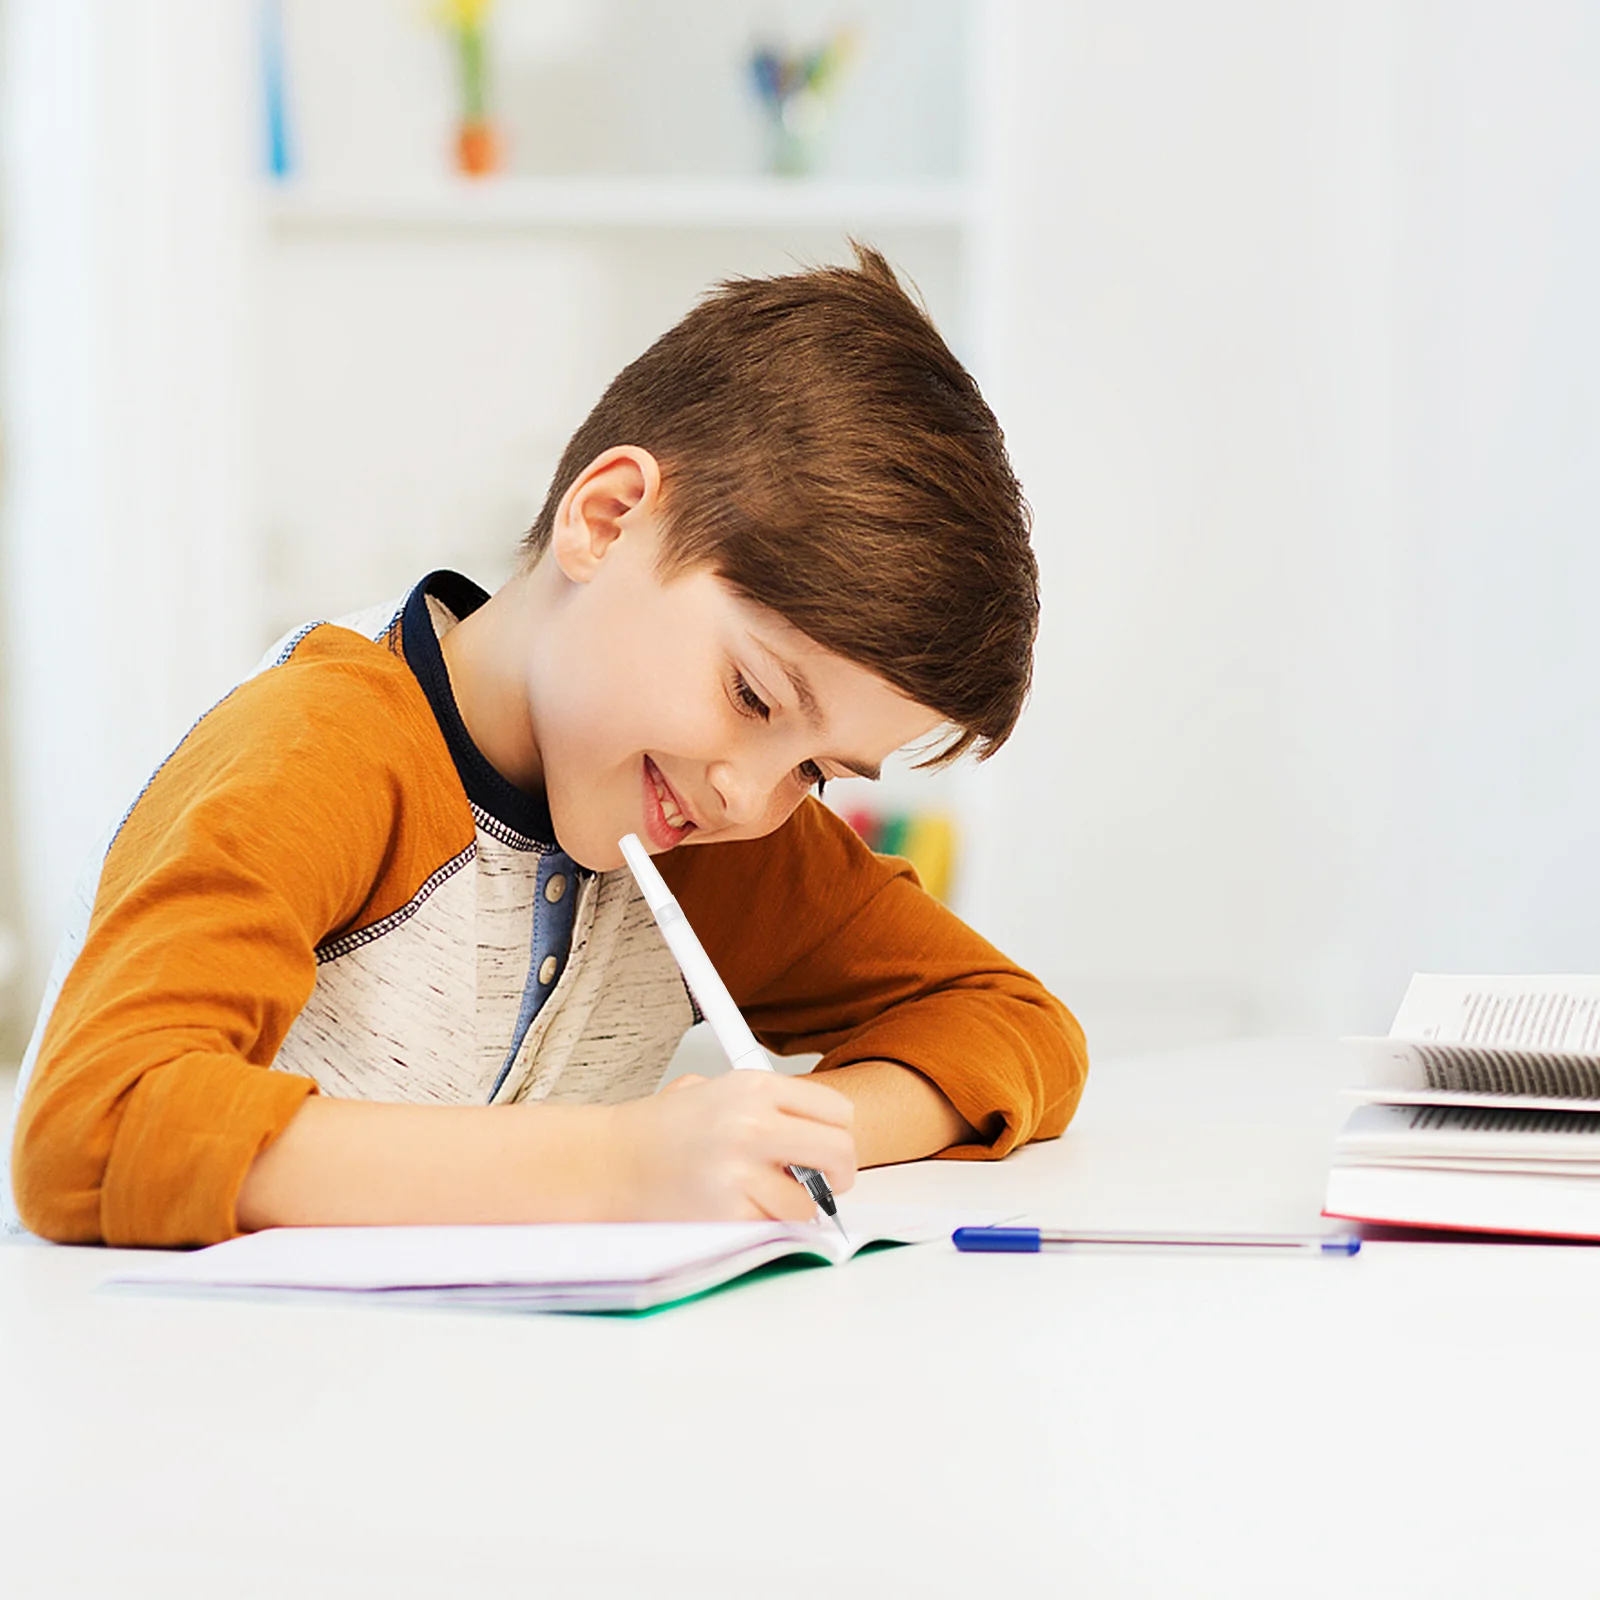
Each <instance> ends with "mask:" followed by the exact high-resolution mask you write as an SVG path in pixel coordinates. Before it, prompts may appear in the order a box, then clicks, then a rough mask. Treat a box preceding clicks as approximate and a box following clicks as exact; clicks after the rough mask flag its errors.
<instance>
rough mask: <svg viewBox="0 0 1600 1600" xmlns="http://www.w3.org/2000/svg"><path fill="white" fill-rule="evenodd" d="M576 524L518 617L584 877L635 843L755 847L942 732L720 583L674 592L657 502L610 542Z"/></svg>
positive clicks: (542, 738) (857, 669)
mask: <svg viewBox="0 0 1600 1600" xmlns="http://www.w3.org/2000/svg"><path fill="white" fill-rule="evenodd" d="M646 460H648V458H646ZM622 503H623V502H621V501H618V502H616V505H617V506H620V505H621V504H622ZM600 520H601V521H604V518H601V519H600ZM578 522H579V524H580V525H579V526H578V528H577V529H576V530H575V529H574V527H572V526H571V525H569V526H567V527H566V528H565V529H563V527H562V526H561V525H559V524H558V527H557V531H556V538H555V540H554V542H553V544H552V547H551V549H550V550H549V551H547V553H546V555H545V556H544V557H543V558H542V559H541V561H540V563H539V565H538V566H537V567H536V568H534V570H533V571H532V572H531V573H530V574H528V575H527V579H526V583H527V586H528V594H527V596H526V597H525V599H524V602H523V609H524V611H525V613H526V614H527V616H528V618H529V623H528V634H527V645H528V655H527V657H526V659H527V660H528V662H529V672H528V677H527V679H526V687H527V701H528V711H529V714H530V722H531V728H532V733H533V738H534V740H535V742H536V744H537V765H538V767H539V769H540V772H539V776H540V778H541V779H542V782H543V787H544V790H545V794H546V797H547V799H548V801H549V805H550V812H551V818H552V821H553V823H554V825H555V832H556V837H557V838H558V839H559V840H560V841H561V845H562V847H563V848H564V849H565V850H566V851H567V852H568V853H569V854H570V855H571V856H572V857H573V858H574V859H575V860H576V861H578V862H580V863H581V864H582V865H584V866H587V867H591V868H594V869H596V870H601V871H604V870H608V869H610V868H613V867H617V866H620V865H621V863H622V853H621V851H620V850H619V849H618V847H617V841H618V840H619V839H620V838H621V837H622V835H623V834H625V833H636V834H638V835H639V837H640V839H641V840H643V841H644V843H645V846H646V848H647V849H649V850H650V851H651V852H652V853H653V854H659V853H660V852H662V851H665V850H670V849H674V848H676V847H677V846H679V845H684V844H712V843H716V842H718V841H721V840H729V839H754V838H759V837H760V836H761V835H763V834H767V833H771V832H772V831H773V829H775V828H777V827H779V826H780V825H781V824H782V823H783V822H784V821H785V820H786V819H787V818H788V816H789V815H790V813H791V812H793V811H794V809H795V807H796V806H798V805H799V804H800V802H801V801H802V800H803V799H804V798H805V796H806V795H807V794H810V793H813V792H815V790H816V787H817V780H818V779H819V778H825V779H833V778H844V777H849V776H851V775H853V774H862V775H867V776H871V775H874V774H875V773H876V769H877V768H878V767H879V766H881V765H882V763H883V762H884V760H885V759H886V758H887V757H888V756H889V755H891V754H892V753H893V752H894V751H896V750H898V749H900V748H901V747H902V746H903V745H907V744H910V743H912V742H913V741H915V740H918V739H921V738H924V737H925V736H927V735H928V734H930V733H932V732H933V731H934V730H935V729H936V728H938V727H939V726H940V725H941V723H942V719H941V718H940V717H939V716H938V714H937V713H935V712H933V711H930V710H929V709H928V708H927V707H925V706H920V705H917V704H915V703H914V702H912V701H910V700H907V699H905V698H904V697H903V696H902V695H900V694H899V693H898V692H897V691H896V690H894V689H892V688H891V687H890V686H889V685H888V684H887V683H885V682H884V681H883V680H882V679H881V678H879V677H877V676H876V675H875V674H873V673H871V672H869V671H867V670H866V669H865V668H864V667H861V666H858V665H856V664H854V663H853V662H849V661H846V660H844V659H843V658H841V657H839V656H836V655H833V654H831V653H830V652H829V651H826V650H824V649H823V648H822V647H821V646H820V645H818V644H816V643H814V642H813V641H812V640H811V639H810V638H808V637H807V636H806V635H805V634H802V633H800V632H799V631H798V630H797V629H795V628H793V627H791V626H790V625H789V624H788V623H786V622H785V621H784V620H783V619H782V618H781V617H779V616H778V615H777V614H776V613H774V612H772V611H769V610H767V609H766V608H764V607H762V606H758V605H755V604H753V603H751V602H750V601H748V600H745V599H743V598H741V597H740V596H738V595H737V594H735V593H734V592H733V591H732V590H731V589H729V588H728V586H727V585H726V584H724V583H723V582H722V581H721V580H720V579H719V578H717V577H716V576H715V575H713V574H712V573H711V572H709V571H706V570H704V569H695V570H689V571H684V572H679V573H677V574H675V575H673V576H672V577H670V578H668V579H667V580H665V581H663V580H662V578H661V577H660V576H659V575H658V573H657V569H656V558H657V554H658V551H659V549H660V544H659V532H658V530H659V516H658V515H657V513H656V510H655V501H654V500H653V499H647V500H646V502H645V503H643V504H640V503H635V504H633V505H632V506H631V507H630V508H629V509H628V510H627V511H626V512H624V513H623V514H621V515H619V516H617V517H616V518H615V521H614V526H612V527H611V528H609V529H602V530H601V532H600V535H599V536H598V537H596V536H595V530H594V526H593V519H589V520H587V521H586V520H585V519H584V518H582V517H580V518H579V519H578Z"/></svg>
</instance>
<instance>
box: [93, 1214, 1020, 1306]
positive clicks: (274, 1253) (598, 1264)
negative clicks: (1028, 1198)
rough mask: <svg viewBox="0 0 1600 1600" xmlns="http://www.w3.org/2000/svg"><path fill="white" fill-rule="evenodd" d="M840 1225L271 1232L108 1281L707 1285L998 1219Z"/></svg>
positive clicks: (314, 1285)
mask: <svg viewBox="0 0 1600 1600" xmlns="http://www.w3.org/2000/svg"><path fill="white" fill-rule="evenodd" d="M839 1215H840V1219H841V1220H842V1221H843V1223H844V1226H845V1231H846V1233H847V1235H848V1243H847V1242H846V1240H845V1239H842V1238H841V1237H840V1236H839V1232H838V1230H837V1229H836V1228H835V1227H834V1225H833V1224H832V1223H831V1222H828V1223H826V1224H822V1223H774V1222H687V1223H667V1222H621V1223H565V1224H563V1223H547V1224H543V1225H539V1226H529V1227H514V1226H512V1227H504V1226H502V1227H406V1228H268V1229H264V1230H263V1231H262V1232H260V1233H254V1234H247V1235H245V1236H244V1237H243V1238H239V1239H230V1240H228V1241H227V1242H226V1243H224V1244H218V1245H212V1246H211V1247H210V1248H209V1249H205V1250H196V1251H192V1252H190V1253H187V1254H181V1253H178V1252H172V1251H159V1252H158V1251H152V1252H150V1258H149V1260H147V1261H141V1262H139V1263H138V1264H137V1265H136V1266H132V1267H128V1268H125V1269H123V1270H122V1271H119V1272H117V1273H115V1274H113V1275H112V1276H110V1277H108V1278H107V1279H106V1280H105V1281H106V1282H107V1283H113V1284H118V1285H123V1286H126V1285H132V1284H141V1283H142V1284H165V1285H174V1286H176V1285H188V1286H192V1287H196V1288H207V1287H210V1288H241V1287H258V1288H280V1289H316V1290H344V1291H356V1292H361V1291H383V1290H396V1289H444V1290H448V1289H453V1288H462V1287H473V1288H480V1289H486V1288H495V1287H516V1288H555V1289H562V1290H579V1289H584V1290H587V1289H592V1288H605V1287H612V1286H618V1285H647V1284H660V1283H668V1282H673V1281H676V1280H678V1279H680V1278H685V1277H689V1278H693V1279H694V1280H695V1281H703V1280H705V1279H706V1277H707V1276H708V1274H709V1275H710V1277H711V1279H712V1281H716V1271H717V1269H718V1268H719V1267H721V1266H723V1265H726V1266H727V1268H728V1269H729V1272H730V1274H731V1273H732V1272H735V1271H739V1270H742V1264H743V1263H745V1262H748V1261H749V1260H750V1259H751V1258H752V1257H754V1256H758V1255H763V1256H765V1258H766V1259H769V1260H770V1259H775V1258H776V1257H778V1256H781V1255H787V1254H809V1255H816V1256H820V1257H821V1258H823V1259H824V1260H827V1261H831V1262H835V1263H837V1262H839V1261H843V1260H847V1259H849V1257H851V1256H853V1255H854V1254H855V1253H856V1252H857V1251H858V1250H860V1249H861V1248H862V1247H863V1246H865V1245H868V1244H874V1243H879V1242H884V1241H893V1242H896V1243H904V1244H915V1243H918V1242H922V1241H925V1240H929V1239H935V1238H939V1237H941V1236H943V1237H946V1238H948V1237H949V1234H950V1233H951V1231H953V1229H955V1228H957V1227H960V1226H962V1225H964V1224H981V1223H982V1222H985V1221H990V1220H994V1219H993V1216H992V1214H990V1213H985V1214H983V1215H982V1216H977V1215H975V1214H974V1213H973V1212H972V1211H970V1210H965V1211H960V1212H953V1211H947V1210H944V1209H942V1208H939V1209H934V1208H929V1207H925V1206H916V1207H912V1206H906V1207H900V1206H894V1207H891V1206H866V1205H861V1206H849V1205H846V1206H841V1207H840V1211H839Z"/></svg>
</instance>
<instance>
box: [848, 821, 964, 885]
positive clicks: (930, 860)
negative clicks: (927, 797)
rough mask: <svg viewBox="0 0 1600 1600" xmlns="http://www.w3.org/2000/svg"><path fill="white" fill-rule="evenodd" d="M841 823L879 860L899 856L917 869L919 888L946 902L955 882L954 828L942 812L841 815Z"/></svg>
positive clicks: (953, 824)
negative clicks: (920, 884) (857, 835)
mask: <svg viewBox="0 0 1600 1600" xmlns="http://www.w3.org/2000/svg"><path fill="white" fill-rule="evenodd" d="M843 816H844V820H845V821H846V822H848V823H849V824H850V826H851V827H852V828H854V829H855V830H856V832H857V833H859V834H860V835H861V837H862V838H863V839H865V840H866V842H867V845H868V848H869V849H872V850H875V851H876V852H877V853H878V854H879V855H880V856H902V857H904V858H905V859H906V860H907V861H909V862H910V863H911V865H912V866H914V867H915V868H916V869H917V876H918V877H919V878H920V879H921V880H922V887H923V888H924V889H926V890H927V891H928V893H929V894H931V895H933V896H934V897H935V899H938V900H948V899H949V898H950V889H951V886H952V884H953V883H954V881H955V869H956V827H955V823H954V822H953V821H952V820H951V819H950V817H948V816H947V815H946V814H945V813H944V812H942V811H884V812H878V811H867V810H865V809H859V808H858V809H855V810H850V811H846V812H844V813H843Z"/></svg>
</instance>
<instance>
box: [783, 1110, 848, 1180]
mask: <svg viewBox="0 0 1600 1600" xmlns="http://www.w3.org/2000/svg"><path fill="white" fill-rule="evenodd" d="M780 1122H781V1124H782V1125H781V1126H780V1127H779V1128H778V1129H776V1130H775V1132H774V1136H773V1141H772V1144H771V1145H770V1146H769V1150H770V1154H771V1158H772V1160H773V1162H774V1163H775V1164H777V1165H780V1166H785V1167H788V1166H794V1167H815V1168H816V1170H817V1171H818V1172H821V1173H824V1174H825V1175H826V1176H827V1179H828V1183H829V1186H830V1187H831V1188H834V1189H848V1188H849V1187H850V1186H851V1185H852V1184H853V1183H854V1182H855V1181H856V1142H855V1140H854V1139H852V1138H851V1137H850V1134H849V1131H848V1130H847V1129H844V1128H834V1127H831V1126H829V1125H828V1124H827V1123H820V1122H808V1121H804V1120H802V1119H801V1118H799V1117H784V1118H781V1119H780Z"/></svg>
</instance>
